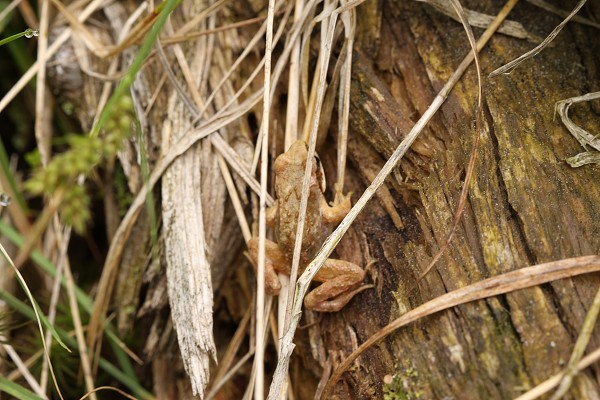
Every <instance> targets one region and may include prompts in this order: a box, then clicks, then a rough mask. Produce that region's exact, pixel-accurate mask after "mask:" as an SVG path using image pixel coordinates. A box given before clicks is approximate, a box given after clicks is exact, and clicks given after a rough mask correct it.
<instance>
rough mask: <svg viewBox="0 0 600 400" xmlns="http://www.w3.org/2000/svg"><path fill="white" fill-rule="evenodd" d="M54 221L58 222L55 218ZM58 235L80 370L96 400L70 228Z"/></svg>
mask: <svg viewBox="0 0 600 400" xmlns="http://www.w3.org/2000/svg"><path fill="white" fill-rule="evenodd" d="M55 220H58V219H57V218H55ZM56 231H57V233H58V236H57V239H58V243H59V246H60V249H59V250H60V262H61V264H63V265H64V270H65V279H66V281H67V294H68V298H69V308H70V310H71V317H72V318H73V326H74V327H75V338H76V339H77V347H78V349H79V358H80V360H81V369H82V370H83V379H84V382H85V387H86V389H87V391H88V392H90V398H91V399H92V400H96V393H95V392H94V377H93V375H94V374H93V372H92V364H91V362H90V357H89V354H88V348H87V346H86V343H85V335H84V333H83V324H82V322H81V314H80V313H79V306H78V305H77V297H76V295H75V280H74V279H73V273H72V272H71V265H70V263H69V259H68V257H67V247H68V246H67V243H68V242H69V239H70V238H71V228H70V227H65V229H64V235H61V234H60V230H59V229H57V230H56Z"/></svg>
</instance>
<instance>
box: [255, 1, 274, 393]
mask: <svg viewBox="0 0 600 400" xmlns="http://www.w3.org/2000/svg"><path fill="white" fill-rule="evenodd" d="M274 18H275V0H269V6H268V9H267V32H266V38H265V57H264V58H265V79H264V92H263V115H262V124H261V128H262V135H261V139H262V146H261V147H260V150H261V165H260V200H259V212H258V261H257V264H258V265H257V273H256V280H257V282H256V354H255V356H254V366H255V370H256V376H255V383H254V400H263V399H264V397H265V395H264V386H265V370H264V367H265V366H264V357H265V345H266V343H265V342H266V340H265V318H264V316H265V313H264V310H265V241H266V234H267V196H266V195H267V180H268V177H269V175H268V174H269V172H268V169H267V168H268V164H269V153H268V143H269V122H270V110H271V56H272V52H273V20H274Z"/></svg>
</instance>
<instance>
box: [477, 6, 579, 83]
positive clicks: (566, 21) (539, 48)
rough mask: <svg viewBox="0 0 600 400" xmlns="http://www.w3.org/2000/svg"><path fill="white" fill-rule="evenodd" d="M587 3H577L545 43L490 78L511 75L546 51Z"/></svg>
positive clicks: (493, 72)
mask: <svg viewBox="0 0 600 400" xmlns="http://www.w3.org/2000/svg"><path fill="white" fill-rule="evenodd" d="M586 1H587V0H580V1H579V3H577V6H575V8H574V9H573V11H571V14H569V16H568V17H567V18H565V19H564V20H563V21H562V22H561V23H560V24H558V26H557V27H556V28H554V30H553V31H552V32H550V34H549V35H548V36H547V37H546V39H544V41H543V42H542V43H540V44H539V45H537V46H536V47H534V48H533V49H532V50H530V51H528V52H527V53H525V54H523V55H522V56H520V57H518V58H516V59H515V60H513V61H511V62H509V63H508V64H505V65H503V66H502V67H500V68H498V69H496V70H494V71H492V72H491V73H490V75H489V77H490V78H493V77H494V76H497V75H500V74H509V73H511V72H512V71H513V70H514V69H515V68H517V67H518V66H519V64H521V63H522V62H523V61H525V60H527V59H529V58H532V57H535V56H536V55H538V54H539V53H540V52H541V51H542V50H544V48H545V47H546V46H548V44H550V42H551V41H553V40H554V38H555V37H556V35H558V34H559V33H560V31H561V30H562V29H563V28H564V27H565V25H566V24H567V23H568V22H569V20H570V19H571V18H573V17H574V16H575V14H577V12H578V11H579V10H580V9H581V7H583V5H584V4H585V3H586Z"/></svg>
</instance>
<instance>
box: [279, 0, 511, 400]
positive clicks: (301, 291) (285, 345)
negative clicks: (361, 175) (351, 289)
mask: <svg viewBox="0 0 600 400" xmlns="http://www.w3.org/2000/svg"><path fill="white" fill-rule="evenodd" d="M361 2H362V1H355V2H350V3H347V4H346V5H345V6H343V7H340V8H338V9H336V10H335V12H334V13H333V15H332V19H333V16H335V15H337V14H339V13H341V12H343V11H345V10H347V9H349V8H351V7H355V6H357V5H358V4H360V3H361ZM515 3H516V0H511V1H509V2H507V4H506V5H505V6H504V8H503V9H502V10H501V12H500V14H499V16H498V17H497V18H496V20H495V21H494V24H492V26H490V28H488V29H487V30H486V32H485V33H484V35H482V37H481V38H480V40H479V42H478V43H477V52H479V51H480V50H481V48H482V47H483V46H484V45H485V43H487V40H489V38H490V37H491V35H492V34H493V32H494V31H495V29H497V27H498V25H500V23H501V21H502V19H503V18H504V17H505V16H506V14H508V12H509V11H510V9H512V7H513V6H514V4H515ZM473 58H474V55H473V53H469V54H468V55H467V57H465V59H464V60H463V62H462V63H461V64H460V66H459V67H458V69H457V70H456V71H455V73H454V74H453V76H452V77H451V78H450V80H449V81H448V82H447V83H446V85H445V86H444V87H443V88H442V90H441V91H440V92H439V93H438V95H437V96H436V98H435V99H434V100H433V102H432V104H431V106H430V107H429V108H428V109H427V111H425V113H424V114H423V115H422V116H421V118H420V119H419V121H417V123H416V124H415V126H414V127H413V128H412V129H411V131H410V132H409V133H408V134H407V136H406V138H405V139H404V140H403V141H402V142H401V143H400V145H398V148H397V149H396V150H395V151H394V153H393V154H392V155H391V157H390V158H389V160H388V161H387V162H386V163H385V165H384V166H383V168H382V169H381V171H380V172H379V174H378V175H377V176H376V177H375V179H374V180H373V182H372V183H371V185H370V186H369V187H368V188H367V189H366V190H365V192H364V193H363V194H362V196H361V197H360V198H359V199H358V201H357V202H356V204H355V205H354V207H352V209H351V210H350V212H349V213H348V215H346V217H345V218H344V219H343V220H342V222H341V223H340V224H339V225H338V227H337V228H336V229H335V231H334V232H333V233H332V234H331V235H330V236H329V238H327V240H326V241H325V243H324V244H323V246H322V247H321V250H320V251H319V253H318V254H317V255H316V256H315V258H314V259H313V261H311V263H310V264H309V265H308V266H307V267H306V269H305V271H304V273H303V274H302V276H301V277H300V278H299V279H298V283H297V287H296V293H295V296H294V304H293V309H292V311H291V316H292V321H291V323H290V327H289V329H288V330H287V331H286V332H285V335H284V336H283V338H282V339H281V352H280V354H279V360H278V363H277V368H276V370H275V375H274V377H273V383H272V385H271V389H270V392H269V397H268V398H269V400H275V399H277V398H278V397H279V394H280V393H281V388H282V387H283V386H284V383H285V375H286V373H287V370H288V366H289V359H290V357H291V354H292V351H293V348H294V345H293V338H294V333H295V330H296V328H297V326H298V323H299V321H300V317H301V315H302V301H303V299H304V295H305V294H306V292H307V290H308V287H309V285H310V282H311V281H312V279H313V277H314V276H315V274H316V273H317V271H318V270H319V268H320V267H321V266H322V265H323V263H324V262H325V261H326V260H327V258H328V257H329V255H330V254H331V253H332V252H333V249H334V248H335V247H336V245H337V244H338V242H339V241H340V240H341V238H342V236H343V235H344V234H345V233H346V231H347V230H348V229H349V228H350V225H351V224H352V222H353V221H354V220H355V219H356V217H357V216H358V214H359V213H360V211H361V210H362V209H363V208H364V206H365V205H366V203H367V202H368V201H369V200H370V199H371V197H373V195H374V194H375V193H376V192H377V189H378V188H379V187H380V186H381V185H382V184H383V182H384V181H385V179H386V178H387V176H388V175H389V174H390V173H391V171H392V170H393V168H394V167H395V166H396V164H397V163H398V161H400V159H401V158H402V157H403V156H404V153H406V151H407V150H408V149H409V148H410V146H411V145H412V143H413V142H414V141H415V139H416V138H417V137H418V135H419V134H420V133H421V131H422V130H423V128H424V127H425V126H426V124H427V123H428V122H429V120H430V119H431V118H432V117H433V115H434V114H435V113H436V112H437V110H438V109H439V108H440V107H441V105H442V104H443V102H444V101H445V99H446V97H447V96H448V94H449V93H450V90H451V89H452V88H453V87H454V85H455V84H456V82H457V81H458V80H459V79H460V77H461V76H462V74H463V73H464V71H465V70H466V68H467V67H468V66H469V64H470V63H471V62H472V60H473ZM315 129H316V128H315ZM313 150H314V147H313ZM308 161H310V153H309V160H308ZM308 161H307V166H308V164H309V162H308ZM305 178H306V177H305ZM304 191H305V190H303V192H304ZM300 215H301V216H302V209H301V210H300ZM300 221H301V220H299V221H298V225H299V226H300ZM300 232H301V231H300ZM298 235H299V234H298V233H297V237H298ZM297 240H298V239H297Z"/></svg>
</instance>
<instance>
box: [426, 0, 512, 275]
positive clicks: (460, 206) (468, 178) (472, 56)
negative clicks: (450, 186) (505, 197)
mask: <svg viewBox="0 0 600 400" xmlns="http://www.w3.org/2000/svg"><path fill="white" fill-rule="evenodd" d="M517 1H518V0H510V1H507V2H506V4H505V5H504V7H502V10H500V12H499V13H498V15H497V16H496V18H495V19H494V21H493V22H492V23H491V24H490V26H489V27H488V28H487V29H486V30H485V32H484V33H483V35H481V37H480V38H479V40H478V41H477V45H476V49H477V53H479V52H480V51H481V49H482V48H483V47H484V46H485V45H486V44H487V42H488V41H489V40H490V38H491V37H492V35H493V34H494V32H496V30H497V29H498V28H499V27H500V25H502V22H503V21H504V20H505V19H506V17H507V16H508V14H509V13H510V11H511V10H512V9H513V7H514V6H515V5H516V4H517ZM464 26H465V29H467V25H464ZM467 31H470V29H469V30H467ZM470 39H471V38H470ZM473 60H477V59H476V57H475V53H474V52H471V53H469V54H467V56H466V57H465V58H464V59H463V61H462V62H461V63H460V65H459V66H458V68H457V69H456V71H454V74H453V75H452V77H451V78H450V79H449V80H448V82H447V83H446V85H445V86H444V88H443V89H442V91H441V92H440V94H442V93H445V94H444V97H445V96H447V95H448V93H449V92H450V90H451V89H452V87H454V85H455V84H456V82H457V81H458V80H459V79H460V78H461V77H462V75H463V74H464V73H465V71H466V70H467V67H468V66H469V65H470V64H471V63H472V62H473ZM477 70H478V71H479V68H477ZM478 78H479V79H481V77H480V73H478ZM481 96H482V92H481V81H480V84H479V99H480V101H481ZM477 109H478V111H477V126H476V129H475V143H474V144H473V150H472V152H471V157H470V159H469V164H468V167H467V173H466V176H465V184H464V186H463V189H462V192H461V195H460V200H459V204H458V207H457V212H456V213H455V217H454V221H453V225H452V229H451V230H450V234H449V235H448V238H447V239H446V241H445V242H444V244H443V245H442V247H441V248H440V250H439V251H438V252H437V254H436V255H435V256H434V257H433V259H432V261H431V262H430V263H429V265H428V266H427V268H425V270H424V271H423V272H421V274H420V275H419V277H418V278H417V282H416V284H418V283H419V281H420V280H421V279H423V278H424V277H425V276H426V275H427V274H428V273H429V271H431V269H432V268H433V267H434V266H435V264H436V263H437V261H438V260H439V259H440V257H441V256H442V254H443V253H444V251H445V250H446V249H447V248H448V246H449V245H450V241H451V240H452V237H453V235H454V232H455V231H456V228H457V226H458V222H459V220H460V217H461V215H462V212H463V210H464V206H465V204H466V200H467V195H468V193H469V186H470V185H469V182H470V181H471V178H472V176H473V171H474V166H475V156H476V150H477V145H478V143H479V136H480V131H481V115H480V112H481V103H479V105H478V107H477ZM416 284H415V287H416Z"/></svg>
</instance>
